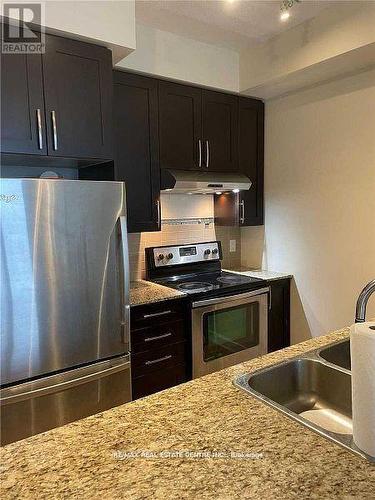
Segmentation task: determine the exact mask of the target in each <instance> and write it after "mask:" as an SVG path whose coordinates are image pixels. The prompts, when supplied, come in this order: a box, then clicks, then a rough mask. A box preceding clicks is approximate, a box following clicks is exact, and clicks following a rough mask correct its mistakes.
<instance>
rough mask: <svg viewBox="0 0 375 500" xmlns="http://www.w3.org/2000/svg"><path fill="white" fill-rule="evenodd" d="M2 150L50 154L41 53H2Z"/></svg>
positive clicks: (6, 151) (5, 151)
mask: <svg viewBox="0 0 375 500" xmlns="http://www.w3.org/2000/svg"><path fill="white" fill-rule="evenodd" d="M1 151H2V152H4V153H20V152H22V153H27V154H37V155H46V154H47V142H46V135H45V115H44V99H43V76H42V56H41V55H34V54H1Z"/></svg>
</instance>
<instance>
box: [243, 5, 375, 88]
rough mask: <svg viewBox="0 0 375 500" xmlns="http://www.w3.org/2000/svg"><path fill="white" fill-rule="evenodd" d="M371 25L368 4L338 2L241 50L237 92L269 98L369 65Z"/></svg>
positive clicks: (373, 12) (374, 34) (373, 59)
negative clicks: (267, 38) (238, 88)
mask: <svg viewBox="0 0 375 500" xmlns="http://www.w3.org/2000/svg"><path fill="white" fill-rule="evenodd" d="M296 8H298V6H297V7H296ZM292 15H293V14H292ZM374 25H375V2H374V1H370V2H368V1H359V2H338V3H337V5H335V6H333V7H330V8H327V9H324V10H322V11H321V12H320V13H319V14H318V15H317V16H316V17H314V18H312V19H310V20H308V21H306V22H304V23H301V24H300V25H298V26H295V27H294V28H291V29H289V30H286V31H283V32H282V33H280V34H279V35H277V36H275V37H273V38H271V39H270V40H268V41H267V42H266V43H263V44H261V45H259V46H256V47H253V48H248V49H246V50H243V51H242V52H241V56H240V91H241V92H245V93H247V94H249V95H255V96H259V97H265V98H269V97H274V96H277V95H281V94H285V93H286V92H288V91H290V90H293V91H294V90H296V89H297V88H303V87H306V86H308V85H311V84H314V83H316V82H322V81H324V80H328V79H331V78H333V77H337V76H339V75H341V76H343V75H345V74H347V73H349V72H353V71H355V70H358V69H359V68H364V67H365V66H369V65H370V64H375V29H374Z"/></svg>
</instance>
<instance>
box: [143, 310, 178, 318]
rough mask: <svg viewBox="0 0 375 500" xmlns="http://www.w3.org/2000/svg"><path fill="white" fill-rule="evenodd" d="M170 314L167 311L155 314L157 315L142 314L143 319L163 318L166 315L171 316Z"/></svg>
mask: <svg viewBox="0 0 375 500" xmlns="http://www.w3.org/2000/svg"><path fill="white" fill-rule="evenodd" d="M171 313H172V311H170V310H168V311H161V312H157V313H150V314H144V315H143V319H147V318H157V317H158V316H165V315H166V314H171Z"/></svg>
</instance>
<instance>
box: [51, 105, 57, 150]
mask: <svg viewBox="0 0 375 500" xmlns="http://www.w3.org/2000/svg"><path fill="white" fill-rule="evenodd" d="M51 121H52V135H53V149H54V150H55V151H57V124H56V111H51Z"/></svg>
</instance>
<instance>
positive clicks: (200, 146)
mask: <svg viewBox="0 0 375 500" xmlns="http://www.w3.org/2000/svg"><path fill="white" fill-rule="evenodd" d="M198 167H199V168H202V141H201V140H200V139H199V140H198Z"/></svg>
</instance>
